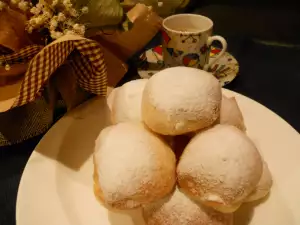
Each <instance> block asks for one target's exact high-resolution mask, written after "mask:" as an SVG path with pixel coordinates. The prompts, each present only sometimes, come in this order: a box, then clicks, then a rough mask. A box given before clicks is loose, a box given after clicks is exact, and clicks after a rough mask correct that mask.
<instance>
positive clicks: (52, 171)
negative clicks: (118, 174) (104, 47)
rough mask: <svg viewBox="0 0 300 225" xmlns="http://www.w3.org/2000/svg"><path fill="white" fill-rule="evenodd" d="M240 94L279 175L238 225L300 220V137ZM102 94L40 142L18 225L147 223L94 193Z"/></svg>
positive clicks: (287, 224) (104, 116) (251, 130)
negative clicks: (108, 206) (103, 202)
mask: <svg viewBox="0 0 300 225" xmlns="http://www.w3.org/2000/svg"><path fill="white" fill-rule="evenodd" d="M225 92H226V94H227V95H236V97H237V101H238V103H239V105H240V107H241V110H242V112H243V114H244V117H245V122H246V126H247V128H248V134H249V136H250V137H251V138H252V139H253V140H254V141H255V143H256V144H257V146H258V147H259V149H260V150H261V152H262V154H263V156H264V158H265V160H266V161H267V162H268V164H269V167H270V170H271V171H272V173H273V176H274V180H275V182H274V186H273V188H272V192H271V195H270V197H269V198H268V199H267V201H265V202H263V203H261V204H260V205H258V206H256V208H255V209H254V211H255V212H254V213H253V210H251V207H250V206H249V205H246V206H244V207H243V208H242V209H241V210H240V211H239V212H238V213H236V215H235V219H236V223H235V224H237V225H246V224H250V225H299V224H300V136H299V134H298V133H297V132H296V131H295V130H294V129H293V128H292V127H291V126H289V125H288V124H287V123H286V122H285V121H283V120H282V119H281V118H279V117H278V116H277V115H275V114H274V113H272V112H271V111H269V110H268V109H266V108H265V107H263V106H261V105H260V104H258V103H256V102H254V101H252V100H250V99H248V98H246V97H244V96H241V95H239V94H235V93H233V92H230V91H225ZM109 116H110V115H109V112H108V109H107V106H106V101H105V100H104V99H103V98H98V99H93V100H91V101H89V102H88V103H86V104H84V105H82V106H81V107H79V108H78V109H76V110H75V111H73V112H72V113H70V114H68V115H67V116H65V117H64V118H62V119H61V120H60V121H59V122H58V123H57V124H56V125H55V126H54V127H53V128H52V129H51V130H50V131H49V132H48V133H47V134H46V135H45V137H44V138H43V139H42V140H41V142H40V143H39V145H38V146H37V147H36V149H35V151H34V152H33V154H32V156H31V157H30V159H29V161H28V163H27V166H26V168H25V171H24V174H23V177H22V180H21V183H20V187H19V193H18V200H17V209H16V210H17V211H16V217H17V218H16V219H17V225H133V224H134V225H144V222H143V220H142V218H141V215H140V211H138V210H137V211H132V212H131V214H124V213H117V212H108V211H107V210H106V209H105V208H103V207H102V206H101V205H100V204H98V202H97V201H96V200H95V198H94V195H93V181H92V172H93V165H92V160H91V155H92V152H93V148H94V140H95V138H96V136H97V135H98V134H99V132H100V130H101V129H102V128H104V127H105V126H107V125H108V124H109Z"/></svg>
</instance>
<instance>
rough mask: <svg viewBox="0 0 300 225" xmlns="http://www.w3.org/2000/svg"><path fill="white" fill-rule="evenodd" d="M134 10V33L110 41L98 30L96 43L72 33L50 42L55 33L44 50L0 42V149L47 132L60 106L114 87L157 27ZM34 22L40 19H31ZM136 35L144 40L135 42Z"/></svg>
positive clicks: (144, 11)
mask: <svg viewBox="0 0 300 225" xmlns="http://www.w3.org/2000/svg"><path fill="white" fill-rule="evenodd" d="M138 8H139V9H138ZM137 9H138V10H137ZM141 9H142V10H141ZM9 10H10V9H9ZM132 10H133V11H129V12H128V18H131V21H132V22H133V26H132V29H130V30H128V31H121V30H116V29H114V30H112V31H113V34H114V35H112V36H111V34H108V33H106V31H104V30H102V29H101V32H100V35H99V33H97V35H95V36H94V37H96V38H94V37H93V38H85V37H83V36H80V35H78V34H76V33H75V32H73V31H72V32H68V33H66V34H64V35H61V34H59V35H57V36H55V35H54V36H53V37H55V38H54V40H51V39H53V37H52V36H51V32H52V33H55V32H57V31H51V32H50V33H49V32H48V34H49V35H50V36H51V38H50V39H49V37H46V38H44V39H43V41H45V40H46V41H49V40H51V43H50V44H47V45H46V46H44V45H41V43H43V41H41V39H39V38H37V39H39V41H38V42H36V41H35V39H34V38H32V37H30V36H29V37H30V40H29V41H28V42H27V41H26V42H23V40H22V39H21V38H19V39H15V41H16V42H18V43H9V41H8V40H9V39H8V38H3V39H2V40H1V39H0V57H1V58H0V63H1V64H0V146H1V145H7V144H15V143H18V142H20V141H23V140H25V139H28V138H30V137H33V136H36V135H38V134H40V133H42V132H45V131H46V130H47V129H49V127H50V126H51V125H52V123H53V114H54V111H55V109H56V108H57V107H60V106H62V104H63V106H64V107H65V108H66V109H67V110H71V109H72V108H74V107H76V106H77V105H78V104H80V103H82V102H83V101H85V100H86V99H88V98H90V97H91V96H94V95H98V96H105V95H106V92H107V86H108V85H110V86H115V85H116V84H117V83H118V81H119V80H120V79H121V78H122V77H123V76H124V75H125V73H126V72H127V70H128V66H127V64H126V61H127V60H128V58H129V57H131V56H132V55H133V54H135V53H136V52H137V51H138V50H139V49H141V48H142V47H143V46H144V45H146V44H147V42H149V41H150V40H151V39H152V37H153V36H154V35H155V34H156V33H157V31H158V30H159V29H160V26H161V20H160V18H159V17H158V16H157V15H156V14H155V13H153V12H152V11H151V10H149V8H147V7H146V6H142V7H141V5H139V6H137V7H134V8H133V9H132ZM1 13H2V12H0V14H1ZM37 18H39V16H38V14H37V15H35V16H34V17H33V18H32V19H37ZM149 18H150V19H149ZM132 22H131V23H132ZM46 25H47V24H46ZM21 27H23V28H24V26H20V28H21ZM145 27H148V29H147V30H146V29H145ZM23 28H22V29H23ZM29 28H32V27H29ZM75 28H76V27H75ZM75 28H74V30H76V29H75ZM2 29H6V28H4V27H0V33H1V30H2ZM22 29H20V30H22ZM10 30H13V29H10ZM140 32H142V33H143V35H141V36H140V37H139V38H136V36H137V35H138V34H140ZM16 33H18V32H16ZM20 33H21V32H20ZM55 34H56V33H55ZM39 35H41V33H39ZM0 37H1V36H0ZM26 38H27V35H26ZM35 38H36V36H35ZM55 39H56V40H55ZM33 43H36V44H33ZM16 118H18V119H16Z"/></svg>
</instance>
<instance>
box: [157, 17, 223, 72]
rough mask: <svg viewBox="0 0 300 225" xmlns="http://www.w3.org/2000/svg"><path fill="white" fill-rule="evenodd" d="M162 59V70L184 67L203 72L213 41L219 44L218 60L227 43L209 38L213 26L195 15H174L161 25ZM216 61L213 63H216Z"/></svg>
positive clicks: (203, 18)
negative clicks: (166, 67)
mask: <svg viewBox="0 0 300 225" xmlns="http://www.w3.org/2000/svg"><path fill="white" fill-rule="evenodd" d="M163 28H164V30H163V31H162V37H163V44H162V46H163V58H164V62H165V64H166V66H169V67H173V66H187V67H195V68H200V69H205V70H207V69H208V68H209V67H210V65H211V64H212V63H211V62H210V60H209V53H210V46H211V44H212V42H213V41H219V42H221V44H222V51H221V53H220V55H219V56H218V58H220V57H221V56H222V55H223V54H224V53H225V51H226V48H227V42H226V40H225V39H224V38H222V37H220V36H211V35H212V28H213V22H212V21H211V20H210V19H209V18H207V17H204V16H200V15H195V14H177V15H173V16H170V17H168V18H166V19H164V21H163ZM218 58H217V59H216V60H218Z"/></svg>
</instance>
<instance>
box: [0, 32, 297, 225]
mask: <svg viewBox="0 0 300 225" xmlns="http://www.w3.org/2000/svg"><path fill="white" fill-rule="evenodd" d="M228 43H229V49H228V50H229V52H231V53H232V54H233V55H234V56H235V57H236V58H237V60H238V61H239V64H240V72H239V76H238V77H237V78H236V79H235V80H234V81H233V82H232V83H231V84H229V85H228V86H226V88H228V89H230V90H233V91H236V92H238V93H241V94H243V95H245V96H248V97H250V98H252V99H254V100H256V101H257V102H260V103H261V104H263V105H265V106H266V107H268V108H269V109H271V110H272V111H274V112H275V113H277V114H278V115H279V116H281V117H282V118H283V119H285V120H286V121H287V122H288V123H290V124H291V125H292V126H293V127H294V128H295V129H296V130H297V131H298V132H299V131H300V117H299V115H300V90H299V87H298V86H299V84H300V70H299V59H300V49H296V48H287V47H276V46H266V45H262V44H259V43H256V42H253V41H251V40H249V39H246V38H229V39H228ZM131 72H132V71H131ZM133 72H134V70H133ZM132 74H133V73H131V74H129V75H128V76H126V78H125V79H124V80H123V82H126V81H128V80H130V79H133V78H136V76H135V75H133V76H132ZM40 138H41V136H39V137H36V138H34V139H32V140H29V141H26V142H24V143H21V144H18V145H15V146H12V147H1V148H0V209H1V213H0V225H14V224H15V204H16V197H17V190H18V185H19V181H20V178H21V174H22V171H23V169H24V167H25V165H26V162H27V160H28V158H29V156H30V154H31V152H32V150H33V149H34V147H35V146H36V144H37V143H38V141H39V140H40Z"/></svg>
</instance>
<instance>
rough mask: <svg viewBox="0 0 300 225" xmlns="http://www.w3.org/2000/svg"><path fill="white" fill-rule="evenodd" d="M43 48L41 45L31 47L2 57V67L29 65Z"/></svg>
mask: <svg viewBox="0 0 300 225" xmlns="http://www.w3.org/2000/svg"><path fill="white" fill-rule="evenodd" d="M42 48H43V46H41V45H30V46H27V47H24V48H22V49H21V50H20V51H18V52H16V53H11V54H6V55H0V66H1V63H2V64H9V65H13V64H20V63H27V62H28V61H30V60H31V59H32V58H33V57H34V56H35V55H36V54H37V53H38V52H39V51H40V50H41V49H42Z"/></svg>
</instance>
